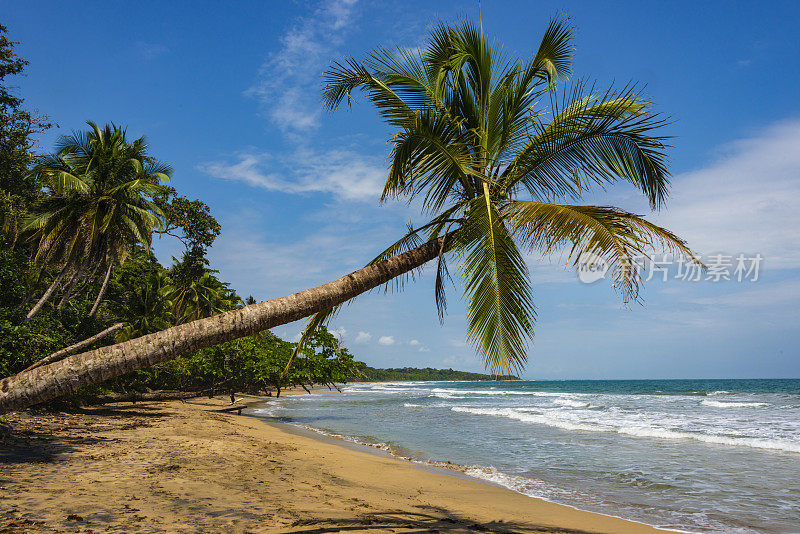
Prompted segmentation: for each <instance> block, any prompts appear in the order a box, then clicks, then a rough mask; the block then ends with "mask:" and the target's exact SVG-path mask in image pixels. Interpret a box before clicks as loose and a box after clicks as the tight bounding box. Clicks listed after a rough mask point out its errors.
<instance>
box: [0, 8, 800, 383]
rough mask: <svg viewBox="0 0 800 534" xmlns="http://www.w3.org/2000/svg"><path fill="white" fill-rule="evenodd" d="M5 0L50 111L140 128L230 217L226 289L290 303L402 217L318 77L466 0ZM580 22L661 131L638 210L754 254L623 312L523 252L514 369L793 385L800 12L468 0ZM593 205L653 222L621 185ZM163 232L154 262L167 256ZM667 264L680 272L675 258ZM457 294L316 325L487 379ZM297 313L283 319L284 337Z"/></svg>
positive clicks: (222, 246) (382, 152)
mask: <svg viewBox="0 0 800 534" xmlns="http://www.w3.org/2000/svg"><path fill="white" fill-rule="evenodd" d="M80 6H81V7H80V8H76V7H75V6H74V5H73V4H70V3H63V2H53V3H46V2H36V1H32V2H24V3H23V2H6V1H2V2H0V13H2V24H4V25H6V26H7V27H8V29H9V34H10V37H11V38H12V39H13V40H16V41H20V42H21V44H20V45H19V47H18V51H19V53H20V55H22V56H23V57H24V58H26V59H27V60H29V61H30V63H31V64H30V66H29V68H28V71H27V72H28V75H27V77H25V78H22V79H19V80H18V84H19V86H20V89H21V91H22V94H23V96H24V97H25V98H26V101H27V105H28V106H29V107H34V108H38V110H39V111H40V112H42V113H45V114H47V115H49V116H50V118H51V119H52V120H53V121H54V122H56V123H58V125H59V127H60V128H58V129H55V128H54V129H53V130H51V131H49V132H47V133H46V134H45V135H42V136H41V138H40V140H39V145H40V147H41V149H43V150H46V149H49V148H50V147H51V146H52V143H53V140H54V139H55V137H56V136H57V135H59V134H62V133H68V132H69V131H70V130H71V129H76V128H81V127H82V125H83V121H85V120H87V119H91V120H94V121H96V122H100V123H102V122H106V121H114V122H117V123H121V124H125V125H127V126H128V130H129V133H130V134H131V135H133V136H138V135H142V134H146V135H147V136H148V138H149V140H150V143H151V147H152V152H153V154H155V155H157V156H158V157H160V158H161V159H163V160H165V161H168V162H170V163H172V164H173V165H174V166H175V169H176V172H175V176H174V180H173V185H175V186H176V187H177V188H178V189H179V190H180V191H181V192H182V193H183V194H185V195H188V196H192V197H197V198H200V199H202V200H204V201H205V202H207V203H208V204H209V205H210V206H211V207H212V209H213V212H214V214H215V216H216V217H217V218H218V219H219V220H220V222H221V223H222V226H223V232H222V235H221V236H220V238H219V240H218V242H217V244H216V245H215V246H214V248H213V249H212V250H211V252H210V255H209V256H210V258H211V261H212V264H213V266H214V267H215V268H217V269H219V270H220V271H221V277H222V278H223V279H225V280H227V281H230V282H231V283H232V284H233V287H235V288H236V289H237V290H238V291H239V292H240V293H241V294H242V295H248V294H252V295H254V296H255V297H256V298H258V299H260V300H261V299H268V298H273V297H278V296H282V295H285V294H288V293H291V292H294V291H297V290H301V289H304V288H306V287H310V286H313V285H317V284H320V283H324V282H326V281H329V280H331V279H333V278H336V277H338V276H341V275H342V274H345V273H346V272H349V271H351V270H353V269H355V268H357V267H359V266H361V265H362V264H363V263H364V262H365V261H367V260H369V259H370V258H371V257H372V256H374V254H375V253H376V252H377V251H378V250H380V249H381V248H382V247H381V245H383V244H385V243H389V242H390V241H391V240H393V239H396V238H397V237H398V236H399V235H400V234H401V232H402V231H403V230H404V228H405V223H406V222H408V221H409V220H418V213H417V212H416V210H415V209H414V207H413V206H406V205H404V204H401V203H390V204H386V205H383V206H379V205H378V203H377V195H378V192H379V190H380V186H381V182H382V179H383V178H384V176H385V170H386V155H387V151H388V150H387V143H386V141H387V139H388V138H389V136H390V134H391V132H390V130H389V129H388V128H387V127H386V126H385V125H383V124H382V123H381V122H380V120H379V119H378V117H377V114H376V113H375V112H374V111H373V110H372V109H371V108H370V107H369V105H368V103H367V102H366V101H365V99H364V98H357V99H356V105H355V106H354V107H353V109H352V110H351V111H347V110H345V109H344V108H343V109H340V110H339V111H337V112H336V113H334V114H330V113H328V112H326V111H325V110H323V109H322V107H321V105H320V103H319V94H320V85H321V73H322V71H323V70H324V69H325V67H326V66H327V65H328V64H329V63H330V62H331V61H334V60H337V59H341V58H342V57H344V56H345V55H353V56H355V57H359V56H361V55H363V54H364V53H365V52H367V51H369V50H371V49H372V48H374V47H375V46H378V45H387V46H392V45H397V46H402V47H415V46H420V45H421V44H423V42H424V39H425V36H426V33H427V31H428V29H429V28H430V25H431V24H432V23H433V22H434V21H436V20H439V19H443V20H446V21H452V20H455V19H457V18H458V17H466V18H470V19H473V20H476V19H477V2H466V3H464V2H446V1H441V2H388V1H369V0H329V1H322V2H312V3H301V2H229V3H221V2H193V3H166V2H136V3H135V4H131V3H129V4H126V5H124V6H123V4H118V3H110V2H84V3H81V5H80ZM557 13H564V14H566V15H569V16H570V17H571V19H572V21H573V23H574V25H575V26H576V28H577V32H576V39H575V46H576V51H575V58H574V72H575V76H574V78H573V79H577V78H580V79H586V80H591V81H595V80H596V81H597V83H598V85H599V86H601V87H605V86H607V85H609V84H611V83H615V84H617V85H620V84H622V85H624V84H625V83H628V82H630V81H636V82H639V83H642V84H646V89H645V91H646V93H647V95H648V97H650V98H651V99H652V100H653V101H654V102H656V103H657V108H658V110H659V111H661V112H663V113H664V114H665V115H667V116H669V117H671V119H672V120H673V123H672V124H671V125H669V126H668V127H666V128H665V133H667V134H669V135H672V136H674V139H673V142H672V144H673V145H674V147H673V148H672V149H671V150H670V161H671V169H672V173H673V194H672V200H671V201H670V202H669V203H668V205H667V209H665V210H663V211H662V212H660V213H658V214H654V215H653V218H654V220H656V221H657V222H659V223H662V224H664V225H667V226H668V227H669V228H670V229H672V230H674V231H676V232H677V233H679V234H680V235H681V236H682V237H684V238H686V239H687V240H688V241H689V243H690V245H691V246H693V248H695V249H696V250H698V251H699V252H700V253H703V254H706V255H708V254H712V253H723V254H726V255H734V256H735V255H737V254H739V253H744V254H747V255H748V256H749V255H752V254H756V253H758V254H761V255H762V256H763V258H764V260H763V263H762V264H761V269H760V276H759V279H758V281H756V282H741V283H739V282H736V281H727V282H720V283H712V282H710V281H700V282H685V281H680V280H674V279H670V280H668V281H667V282H660V281H653V282H651V283H648V284H647V285H646V287H645V289H644V291H643V293H642V296H643V298H644V301H645V302H644V305H642V306H639V305H636V306H633V307H632V308H630V309H625V308H624V307H623V306H622V305H621V303H620V298H619V295H617V294H615V293H614V291H613V290H612V289H611V288H610V284H608V282H607V281H599V282H597V283H594V284H582V283H580V282H579V281H578V279H577V277H576V275H575V273H574V272H572V271H569V270H565V269H564V267H563V263H561V264H560V265H559V261H558V260H559V259H558V258H557V257H556V258H554V259H553V261H552V262H551V261H539V260H538V259H537V258H535V257H531V258H530V259H531V261H530V267H531V275H532V279H533V285H534V294H535V298H536V304H537V311H538V319H537V325H536V340H535V343H534V346H533V347H532V349H531V352H530V363H529V365H528V367H527V369H526V371H525V376H527V377H530V378H650V377H652V378H681V377H798V376H800V357H798V356H799V354H798V341H800V333H799V332H798V327H797V325H798V324H800V313H798V311H799V310H800V306H798V305H799V304H800V278H798V274H800V230H798V228H800V101H798V100H797V87H798V82H800V68H798V67H800V41H798V39H797V38H796V31H797V28H798V25H799V24H800V4H797V3H795V2H785V3H777V2H776V3H769V4H763V3H757V2H751V3H737V4H733V3H729V2H705V3H695V2H673V3H666V2H641V3H636V4H631V3H630V2H618V3H606V2H602V3H600V2H558V3H555V2H535V3H534V2H495V1H491V0H485V1H484V2H483V24H484V29H485V32H486V33H487V34H488V35H490V36H492V38H493V39H495V40H496V41H498V42H499V43H501V44H502V45H503V47H504V48H505V49H506V50H508V51H510V52H513V53H515V54H518V55H522V56H525V55H529V54H532V53H533V52H534V51H535V49H536V47H537V46H538V43H539V40H540V39H541V35H542V32H543V30H544V28H545V27H546V25H547V22H548V20H549V19H550V18H551V17H552V16H553V15H555V14H557ZM587 202H592V203H601V204H609V203H612V204H615V205H618V206H620V207H623V208H626V209H629V210H631V211H636V212H639V213H646V212H647V206H646V204H645V202H644V201H643V200H642V199H641V198H639V197H638V196H637V195H636V193H635V192H634V191H632V190H631V189H630V188H627V187H625V186H619V187H617V188H615V189H613V190H611V191H609V192H608V193H606V194H603V195H600V196H595V197H593V198H587ZM178 250H179V249H178V246H177V244H176V243H173V242H168V241H164V242H159V243H158V244H157V252H158V254H159V257H160V258H161V259H162V260H164V261H168V260H169V258H170V256H171V255H173V254H177V253H178ZM671 274H674V271H671ZM459 291H460V288H456V289H451V291H450V299H449V303H450V308H449V312H450V313H449V315H448V316H447V318H446V320H445V323H444V326H440V325H439V323H438V320H437V318H436V311H435V307H434V304H433V276H432V274H431V273H430V272H427V273H425V274H424V275H423V276H422V277H421V278H420V279H418V280H417V281H416V282H415V283H413V284H409V285H407V286H406V289H405V291H403V292H402V293H389V294H383V293H374V294H369V295H366V296H364V297H362V298H359V299H358V300H357V301H355V302H354V303H353V304H352V305H350V306H348V307H347V308H345V309H344V310H343V312H342V313H341V314H340V315H339V316H338V318H337V319H336V321H335V322H334V324H333V325H332V328H334V329H337V330H338V331H339V332H340V333H341V335H342V337H343V339H344V341H345V343H346V344H347V345H348V346H349V347H350V348H351V349H352V351H353V352H354V353H355V354H356V355H357V357H358V358H359V359H362V360H364V361H366V362H368V363H370V364H372V365H376V366H382V367H388V366H404V365H415V366H435V367H454V368H460V369H468V370H480V369H481V368H482V366H481V364H480V362H479V360H478V359H477V357H476V356H475V353H474V351H473V349H472V348H471V347H469V346H467V345H466V344H465V332H466V327H465V321H464V308H463V305H462V304H461V302H460V300H459ZM300 327H301V325H300V324H293V325H286V326H284V327H280V328H278V329H276V331H277V332H278V333H279V334H281V335H283V336H284V337H287V338H290V339H291V338H292V337H294V336H295V335H296V334H297V332H298V330H299V329H300Z"/></svg>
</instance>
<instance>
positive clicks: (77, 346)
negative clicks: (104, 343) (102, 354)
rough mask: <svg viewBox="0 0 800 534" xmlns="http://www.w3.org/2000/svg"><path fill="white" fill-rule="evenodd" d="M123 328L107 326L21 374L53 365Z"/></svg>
mask: <svg viewBox="0 0 800 534" xmlns="http://www.w3.org/2000/svg"><path fill="white" fill-rule="evenodd" d="M124 326H125V325H124V324H123V323H117V324H115V325H113V326H109V327H108V328H106V329H105V330H103V331H102V332H100V333H98V334H95V335H93V336H92V337H89V338H86V339H84V340H83V341H79V342H77V343H75V344H74V345H70V346H69V347H66V348H63V349H61V350H59V351H57V352H54V353H53V354H51V355H50V356H45V357H44V358H42V359H41V360H38V361H37V362H35V363H33V364H32V365H31V366H29V367H26V368H25V369H23V371H22V372H23V373H24V372H25V371H30V370H31V369H36V368H37V367H41V366H42V365H47V364H48V363H53V362H55V361H57V360H61V359H62V358H64V357H65V356H67V355H69V354H72V353H73V352H76V351H79V350H81V349H82V348H85V347H88V346H89V345H91V344H92V343H94V342H96V341H100V340H101V339H103V338H104V337H108V336H110V335H111V334H113V333H114V332H116V331H118V330H122V328H123V327H124Z"/></svg>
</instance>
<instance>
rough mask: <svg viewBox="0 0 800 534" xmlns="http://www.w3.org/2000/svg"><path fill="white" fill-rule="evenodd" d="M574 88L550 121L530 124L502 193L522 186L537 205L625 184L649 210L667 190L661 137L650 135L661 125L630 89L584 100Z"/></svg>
mask: <svg viewBox="0 0 800 534" xmlns="http://www.w3.org/2000/svg"><path fill="white" fill-rule="evenodd" d="M585 89H586V87H585V85H583V84H578V85H577V86H575V88H574V89H573V90H572V91H570V92H567V91H565V93H564V99H563V100H564V102H563V104H562V105H561V106H560V107H559V106H558V105H557V104H556V103H555V101H554V104H553V107H554V111H553V120H552V121H551V122H549V123H547V124H545V123H542V122H540V121H538V120H535V121H534V122H533V124H532V127H533V129H534V133H533V135H532V136H531V138H530V141H529V142H528V144H527V146H526V147H525V148H524V149H522V150H521V151H520V152H519V154H518V156H517V157H516V158H515V159H514V160H513V161H511V162H510V164H509V165H508V166H507V167H506V169H505V170H504V172H503V175H502V176H503V179H504V183H505V184H506V187H507V188H508V189H509V190H511V189H513V188H514V187H515V186H516V185H517V184H522V185H523V186H524V187H525V188H526V189H527V190H528V191H529V192H530V194H531V195H532V196H533V197H534V199H536V200H546V199H548V198H549V199H552V198H554V197H563V196H565V195H566V196H568V197H570V198H575V199H577V198H580V197H581V195H582V194H583V191H584V190H585V189H587V188H589V187H591V184H599V185H601V186H602V184H604V183H609V182H613V181H615V180H617V179H620V178H621V179H625V180H627V181H629V182H630V183H632V184H633V185H635V186H636V187H637V188H639V189H640V190H641V191H642V192H643V193H645V195H647V197H648V200H649V201H650V204H651V206H652V207H653V208H658V207H660V206H661V205H662V204H663V203H664V201H665V200H666V197H667V194H668V190H669V172H668V171H667V166H666V154H665V149H666V148H667V145H666V144H665V141H666V140H667V138H666V137H664V136H660V135H653V134H652V132H653V131H655V130H657V129H659V128H661V127H662V126H664V124H665V121H664V120H663V119H662V118H661V117H660V116H659V115H658V114H654V113H650V112H649V111H648V105H649V104H648V102H646V101H645V100H644V99H643V98H642V96H641V94H640V93H638V92H637V91H636V90H635V87H628V88H625V89H623V90H622V91H621V92H615V91H613V90H611V89H609V90H608V91H606V92H605V93H604V94H603V95H600V96H591V95H588V96H587V95H586V94H585Z"/></svg>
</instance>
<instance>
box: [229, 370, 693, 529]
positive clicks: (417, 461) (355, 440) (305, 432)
mask: <svg viewBox="0 0 800 534" xmlns="http://www.w3.org/2000/svg"><path fill="white" fill-rule="evenodd" d="M449 382H458V381H456V380H451V381H449ZM331 393H333V394H344V393H346V392H329V391H317V390H315V389H312V393H311V394H331ZM302 394H306V395H307V394H308V393H307V392H302V393H301V392H297V393H290V394H288V395H286V396H287V397H288V396H295V395H302ZM276 400H279V399H277V398H276V399H270V400H267V399H265V401H264V402H263V403H254V404H253V405H252V406H250V407H249V410H248V411H247V412H242V415H246V416H249V417H254V418H256V419H260V420H262V421H264V422H266V423H267V424H270V425H273V426H275V427H276V428H278V429H279V430H281V431H283V432H288V433H291V434H296V435H298V436H301V437H307V438H310V439H314V440H318V441H321V442H323V443H328V444H332V445H335V446H338V447H343V448H345V449H347V450H350V451H354V452H358V453H363V454H371V455H375V456H378V457H381V458H390V459H393V460H397V461H401V462H404V463H406V464H408V465H409V466H411V467H413V468H415V469H420V470H423V471H428V472H431V473H435V474H439V475H442V476H450V477H454V478H457V479H462V480H469V481H471V482H476V483H478V484H484V485H487V486H491V487H495V488H501V489H503V490H505V491H511V492H513V493H516V494H518V495H522V496H524V497H526V498H528V499H534V500H537V501H542V502H546V503H549V504H554V505H557V506H564V507H567V508H570V509H572V510H575V511H577V512H586V513H590V514H597V515H600V516H603V517H608V518H612V519H620V520H622V521H628V522H631V523H635V524H638V525H642V526H644V527H650V528H653V529H656V531H657V532H675V533H680V534H697V533H696V532H694V531H691V530H680V529H675V528H666V527H659V526H657V525H653V524H650V523H645V522H643V521H637V520H635V519H628V518H625V517H622V516H618V515H613V514H608V513H603V512H597V511H593V510H587V509H583V508H578V507H577V506H574V505H571V504H567V503H561V502H557V501H554V500H550V499H546V498H544V497H539V496H534V495H528V494H526V493H524V492H522V491H518V490H516V489H514V488H512V487H510V486H506V485H504V484H501V483H500V482H495V481H493V480H489V479H486V478H481V477H478V476H475V475H471V474H469V473H468V472H467V471H468V470H469V469H471V468H472V467H479V468H483V469H489V468H486V467H484V466H467V465H463V464H459V463H456V462H451V461H449V460H423V459H421V458H415V457H413V456H406V455H403V454H400V453H397V452H394V451H393V450H392V448H391V446H389V445H387V444H385V443H371V442H368V441H363V440H361V439H360V438H359V437H357V436H350V435H343V434H337V433H334V432H330V431H327V430H323V429H320V428H316V427H313V426H311V425H304V424H300V423H293V422H286V421H281V420H280V418H278V417H275V416H272V415H259V414H258V412H257V410H260V409H261V408H263V407H264V406H266V405H270V404H272V403H273V402H275V401H276ZM499 473H501V472H499Z"/></svg>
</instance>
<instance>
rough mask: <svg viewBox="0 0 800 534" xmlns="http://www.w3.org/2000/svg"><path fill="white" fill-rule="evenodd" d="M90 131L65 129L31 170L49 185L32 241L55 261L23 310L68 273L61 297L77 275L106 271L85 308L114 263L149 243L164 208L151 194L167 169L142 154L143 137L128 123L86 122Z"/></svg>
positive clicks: (34, 219)
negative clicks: (130, 134) (129, 133)
mask: <svg viewBox="0 0 800 534" xmlns="http://www.w3.org/2000/svg"><path fill="white" fill-rule="evenodd" d="M87 124H88V125H89V126H90V128H91V129H90V130H89V131H86V132H76V133H74V134H73V135H71V136H64V137H62V138H61V139H59V141H58V142H57V145H56V147H57V149H58V150H57V152H56V153H55V154H52V155H49V156H46V157H45V158H44V159H43V160H42V161H41V162H40V163H39V164H38V165H37V166H36V167H35V168H34V170H33V173H34V174H36V175H38V176H39V177H40V179H42V181H43V182H44V183H45V184H46V185H47V187H48V189H49V190H50V195H48V196H47V197H45V198H44V199H43V200H42V201H41V202H40V203H38V204H37V205H36V206H35V208H34V210H33V211H32V213H31V215H30V217H29V219H28V222H27V226H26V227H27V229H28V230H30V231H32V232H33V238H34V240H35V241H36V242H37V252H36V259H37V260H39V261H41V262H43V263H45V264H57V265H59V266H60V269H59V271H58V274H57V275H56V277H55V279H54V280H53V282H52V283H51V285H50V287H48V289H47V290H46V291H45V293H44V295H43V296H42V297H41V298H40V299H39V301H38V302H37V303H36V305H34V307H33V308H32V309H31V311H30V312H29V313H28V316H27V318H28V319H30V318H31V317H33V316H34V315H35V314H36V313H38V312H39V311H40V310H41V308H42V306H43V305H44V303H45V302H46V301H47V299H48V298H49V297H50V296H51V295H52V294H53V292H54V291H55V290H56V289H57V287H58V286H59V284H61V282H62V281H63V279H64V277H65V276H69V275H70V274H71V280H70V281H69V282H68V283H67V284H66V288H65V290H64V299H62V301H65V300H66V299H68V298H69V297H70V294H71V293H72V291H73V288H74V287H75V285H76V284H77V282H79V281H80V279H81V278H89V279H91V278H93V277H94V275H95V274H96V273H97V271H98V270H99V269H101V268H102V269H103V270H104V271H105V276H104V278H103V281H102V283H101V286H100V290H99V292H98V295H97V298H96V299H95V302H94V305H93V306H92V309H91V311H90V312H89V315H94V314H95V313H96V312H97V309H98V307H99V305H100V302H101V301H102V299H103V296H104V294H105V291H106V288H107V287H108V281H109V279H110V277H111V270H112V268H113V266H114V265H115V264H116V263H120V262H122V261H123V260H124V259H125V257H126V256H127V254H128V252H129V251H130V250H131V248H132V247H133V246H134V245H136V244H138V243H141V244H143V245H145V246H147V247H148V248H149V246H150V243H151V240H152V233H153V229H154V228H157V227H159V226H160V224H161V221H162V219H163V214H162V213H161V210H160V209H159V208H158V206H156V205H155V203H154V202H153V200H152V198H153V196H154V195H155V194H157V193H158V192H159V191H160V188H161V185H160V184H161V183H162V182H166V181H168V180H169V175H170V174H171V172H172V170H171V168H170V167H169V166H167V165H165V164H162V163H159V162H157V161H155V160H154V159H153V158H151V157H149V156H148V155H147V143H146V141H145V138H144V137H142V138H139V139H137V140H135V141H133V142H132V143H130V142H128V141H127V140H126V138H125V130H124V129H122V128H120V127H117V126H114V125H106V126H105V127H104V128H102V129H101V128H100V127H99V126H97V125H96V124H95V123H93V122H88V123H87Z"/></svg>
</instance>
